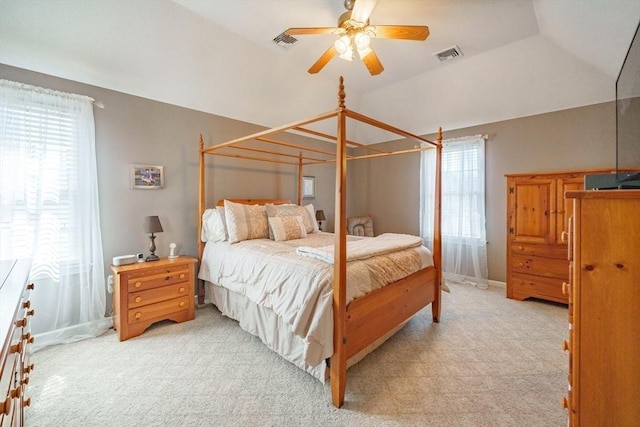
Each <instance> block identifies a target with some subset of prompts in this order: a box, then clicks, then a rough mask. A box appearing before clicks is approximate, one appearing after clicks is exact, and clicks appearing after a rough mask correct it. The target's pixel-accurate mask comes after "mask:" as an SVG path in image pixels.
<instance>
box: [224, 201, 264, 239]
mask: <svg viewBox="0 0 640 427" xmlns="http://www.w3.org/2000/svg"><path fill="white" fill-rule="evenodd" d="M224 213H225V220H226V221H225V222H226V223H227V232H228V233H229V243H236V242H241V241H243V240H251V239H263V238H265V237H269V225H268V223H267V216H266V215H265V208H264V206H262V205H244V204H241V203H234V202H231V201H229V200H225V201H224Z"/></svg>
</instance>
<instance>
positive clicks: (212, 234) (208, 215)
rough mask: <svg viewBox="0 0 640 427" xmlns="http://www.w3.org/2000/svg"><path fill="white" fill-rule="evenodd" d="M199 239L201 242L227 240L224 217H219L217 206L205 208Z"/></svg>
mask: <svg viewBox="0 0 640 427" xmlns="http://www.w3.org/2000/svg"><path fill="white" fill-rule="evenodd" d="M223 212H224V210H223ZM200 239H201V240H202V241H203V242H220V241H224V240H227V232H226V229H225V224H224V219H223V218H221V216H220V210H218V208H216V209H207V210H205V211H204V213H203V214H202V234H201V235H200Z"/></svg>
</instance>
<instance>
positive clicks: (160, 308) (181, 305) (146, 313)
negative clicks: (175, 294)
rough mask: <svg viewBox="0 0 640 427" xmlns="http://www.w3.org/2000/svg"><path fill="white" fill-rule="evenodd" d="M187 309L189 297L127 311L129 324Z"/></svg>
mask: <svg viewBox="0 0 640 427" xmlns="http://www.w3.org/2000/svg"><path fill="white" fill-rule="evenodd" d="M188 309H189V296H185V297H181V298H175V299H172V300H168V301H162V302H158V303H155V304H149V305H145V306H142V307H137V308H135V309H131V310H129V324H134V323H136V322H144V321H148V320H151V319H155V318H162V317H165V316H167V315H169V314H175V313H176V312H178V311H181V310H188Z"/></svg>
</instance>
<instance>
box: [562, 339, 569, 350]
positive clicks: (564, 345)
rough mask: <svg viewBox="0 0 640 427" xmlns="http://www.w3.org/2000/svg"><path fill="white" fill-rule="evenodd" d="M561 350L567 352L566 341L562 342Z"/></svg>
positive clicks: (567, 345)
mask: <svg viewBox="0 0 640 427" xmlns="http://www.w3.org/2000/svg"><path fill="white" fill-rule="evenodd" d="M562 350H564V351H568V350H569V343H568V342H567V340H564V341H562Z"/></svg>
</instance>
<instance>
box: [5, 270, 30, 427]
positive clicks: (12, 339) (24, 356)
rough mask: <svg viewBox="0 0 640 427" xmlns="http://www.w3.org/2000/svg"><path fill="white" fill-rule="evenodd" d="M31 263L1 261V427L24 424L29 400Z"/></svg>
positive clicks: (13, 426) (15, 426)
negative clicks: (29, 280)
mask: <svg viewBox="0 0 640 427" xmlns="http://www.w3.org/2000/svg"><path fill="white" fill-rule="evenodd" d="M30 268H31V261H30V260H24V259H20V260H7V261H0V335H1V336H2V338H3V344H2V354H1V356H0V426H2V427H8V426H11V427H17V426H23V425H24V407H25V406H29V405H30V403H31V398H27V397H25V394H26V387H27V384H29V374H30V373H31V371H32V370H33V364H29V351H28V346H29V344H31V343H33V337H32V336H31V332H30V330H31V327H30V324H29V317H30V316H33V314H34V311H33V309H32V308H31V302H30V300H29V294H30V292H31V290H32V289H33V284H28V282H27V280H28V276H29V269H30Z"/></svg>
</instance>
